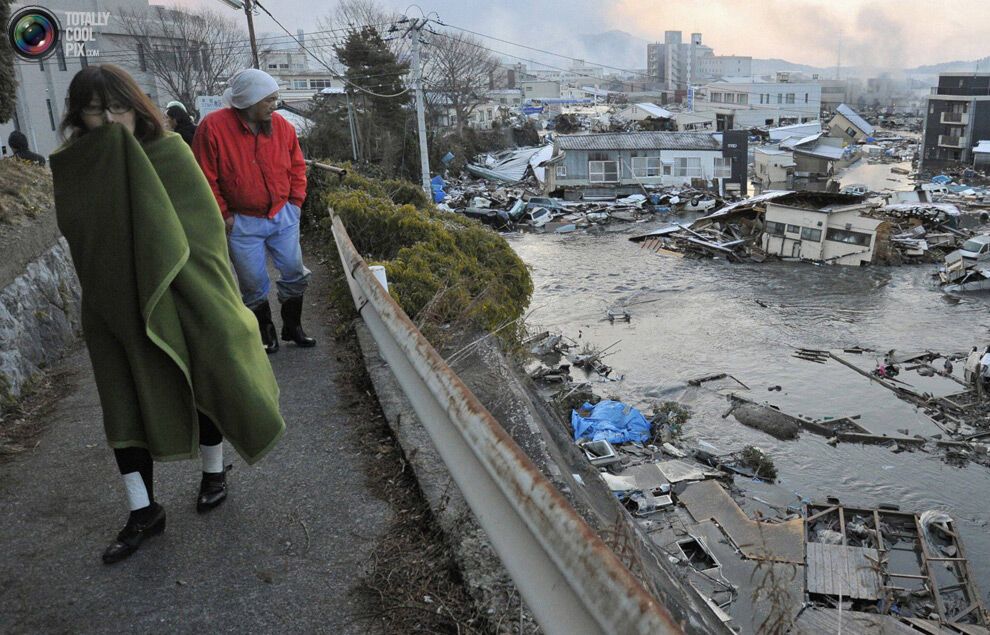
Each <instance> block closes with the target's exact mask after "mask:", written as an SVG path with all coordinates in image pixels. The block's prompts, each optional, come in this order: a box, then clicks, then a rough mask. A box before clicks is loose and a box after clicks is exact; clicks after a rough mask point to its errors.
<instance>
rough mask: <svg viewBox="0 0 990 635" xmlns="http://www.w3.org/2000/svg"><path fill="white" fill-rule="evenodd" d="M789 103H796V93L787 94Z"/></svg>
mask: <svg viewBox="0 0 990 635" xmlns="http://www.w3.org/2000/svg"><path fill="white" fill-rule="evenodd" d="M787 103H789V104H793V103H794V93H787Z"/></svg>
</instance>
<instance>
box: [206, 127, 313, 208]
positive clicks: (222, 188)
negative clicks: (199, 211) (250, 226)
mask: <svg viewBox="0 0 990 635" xmlns="http://www.w3.org/2000/svg"><path fill="white" fill-rule="evenodd" d="M192 149H193V154H195V155H196V160H197V161H198V162H199V166H200V168H202V170H203V174H205V175H206V180H207V181H209V183H210V187H211V188H213V195H214V196H216V198H217V203H219V204H220V211H221V213H223V217H224V218H230V216H231V215H233V214H244V215H246V216H267V217H268V218H272V217H273V216H275V214H277V213H278V211H279V210H280V209H282V207H283V206H284V205H285V202H286V201H289V202H290V203H292V204H293V205H296V206H297V207H302V204H303V201H305V200H306V163H305V162H304V161H303V156H302V150H300V149H299V139H298V138H297V137H296V130H295V128H293V127H292V124H290V123H289V122H288V121H286V120H285V119H283V118H282V116H281V115H279V114H278V113H273V114H272V134H271V136H268V135H265V134H261V133H259V134H257V135H256V134H254V133H252V132H251V129H250V128H249V127H248V125H247V124H246V123H244V121H243V120H242V119H241V117H240V116H239V115H238V114H237V112H236V111H235V110H234V109H233V108H224V109H222V110H217V111H215V112H212V113H210V114H209V115H207V116H206V117H204V118H203V121H202V122H201V123H200V124H199V127H198V128H197V129H196V136H195V137H194V138H193V143H192Z"/></svg>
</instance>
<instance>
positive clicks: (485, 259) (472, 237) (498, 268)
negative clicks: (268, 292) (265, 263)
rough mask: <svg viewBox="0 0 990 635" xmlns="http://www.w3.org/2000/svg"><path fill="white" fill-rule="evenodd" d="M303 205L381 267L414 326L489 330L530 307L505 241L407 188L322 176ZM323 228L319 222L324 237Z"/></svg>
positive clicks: (529, 289) (522, 272)
mask: <svg viewBox="0 0 990 635" xmlns="http://www.w3.org/2000/svg"><path fill="white" fill-rule="evenodd" d="M314 171H315V170H314ZM312 172H313V171H311V173H312ZM309 199H310V200H311V201H314V202H315V200H319V201H322V202H323V204H324V206H329V207H331V208H332V209H333V210H334V212H335V213H336V214H337V215H339V216H340V218H341V220H342V221H343V223H344V226H345V227H346V228H347V232H348V234H349V235H350V237H351V240H352V241H353V242H354V245H355V247H356V248H357V249H358V251H359V252H360V253H361V254H362V255H363V256H364V257H365V259H366V260H367V261H368V262H369V264H380V265H384V267H385V270H386V272H387V274H388V281H389V291H390V293H391V294H392V297H394V298H395V299H396V301H397V302H398V303H399V304H400V305H401V306H402V308H403V309H404V310H405V312H406V313H407V314H408V315H409V316H410V317H412V318H413V319H414V320H416V321H417V322H418V323H419V324H420V325H421V327H423V326H436V325H439V324H448V323H455V322H462V321H464V320H468V321H470V322H472V323H474V324H475V325H476V326H479V327H481V328H484V329H486V330H494V329H497V328H499V327H501V326H503V325H504V324H506V323H508V322H511V321H512V320H515V319H516V318H518V317H520V316H521V315H522V314H523V312H524V311H525V310H526V307H527V306H528V305H529V299H530V296H531V295H532V293H533V283H532V280H531V279H530V275H529V270H528V269H527V268H526V265H525V264H524V263H523V262H522V260H521V259H520V258H519V257H518V256H517V255H516V253H515V252H514V251H513V250H512V248H511V247H509V245H508V243H506V242H505V240H504V239H503V238H502V237H501V236H499V235H498V234H497V233H496V232H494V231H492V230H491V229H489V228H487V227H485V226H483V225H481V224H480V223H478V222H476V221H473V220H469V219H466V218H464V217H463V216H460V215H459V214H454V213H451V212H445V211H440V210H437V209H436V208H435V207H434V206H433V204H432V203H431V202H430V201H429V200H428V198H427V196H426V194H425V193H424V192H423V190H422V189H421V188H420V187H418V186H417V185H416V184H414V183H409V182H407V181H397V180H372V179H368V178H365V177H363V176H361V175H358V174H355V173H353V172H350V171H348V174H347V176H346V177H345V178H344V179H343V181H342V182H341V181H340V180H339V179H337V178H334V177H333V176H332V175H326V174H325V173H324V176H322V177H317V178H315V179H311V183H310V192H309ZM330 222H331V221H330V219H329V218H328V217H324V218H323V220H321V221H320V225H321V228H322V230H323V231H324V232H329V224H330ZM505 332H506V333H507V334H508V333H512V332H514V329H511V328H510V329H506V331H505Z"/></svg>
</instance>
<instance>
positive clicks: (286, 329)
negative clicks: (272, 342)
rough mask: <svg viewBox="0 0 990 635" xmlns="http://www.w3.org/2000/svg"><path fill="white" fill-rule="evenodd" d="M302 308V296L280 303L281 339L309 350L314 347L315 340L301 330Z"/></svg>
mask: <svg viewBox="0 0 990 635" xmlns="http://www.w3.org/2000/svg"><path fill="white" fill-rule="evenodd" d="M302 307H303V299H302V296H299V297H296V298H289V299H287V300H286V301H284V302H283V303H282V339H283V340H284V341H286V342H295V343H296V346H298V347H300V348H310V347H312V346H316V340H315V339H313V338H312V337H309V336H308V335H306V331H304V330H303V327H302Z"/></svg>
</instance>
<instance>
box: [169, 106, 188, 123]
mask: <svg viewBox="0 0 990 635" xmlns="http://www.w3.org/2000/svg"><path fill="white" fill-rule="evenodd" d="M165 114H166V115H167V116H169V117H171V118H172V119H175V123H177V124H184V123H192V117H190V116H189V113H188V112H186V111H185V110H184V109H183V108H182V107H180V106H169V108H168V110H166V111H165Z"/></svg>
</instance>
